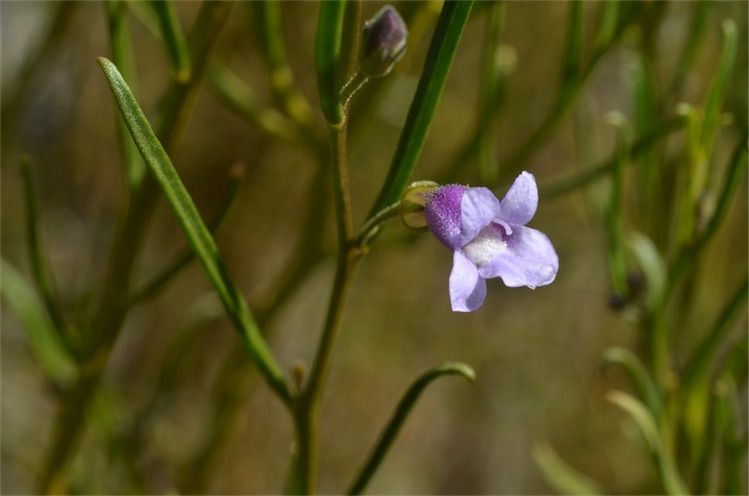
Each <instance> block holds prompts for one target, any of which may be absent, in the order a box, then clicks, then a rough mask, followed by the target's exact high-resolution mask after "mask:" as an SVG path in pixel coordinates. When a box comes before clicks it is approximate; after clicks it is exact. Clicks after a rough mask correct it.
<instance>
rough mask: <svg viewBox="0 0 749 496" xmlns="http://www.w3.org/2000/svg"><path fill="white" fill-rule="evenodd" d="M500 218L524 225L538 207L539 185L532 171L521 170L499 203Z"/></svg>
mask: <svg viewBox="0 0 749 496" xmlns="http://www.w3.org/2000/svg"><path fill="white" fill-rule="evenodd" d="M499 205H500V210H499V216H498V217H499V218H500V219H502V220H504V221H506V222H509V223H510V224H519V225H521V226H524V225H525V224H527V223H528V222H530V220H531V219H532V218H533V216H534V215H535V214H536V209H537V208H538V186H537V185H536V179H535V178H534V177H533V174H531V173H530V172H525V171H523V172H521V173H520V175H518V177H516V178H515V182H514V183H512V186H511V187H510V189H509V190H508V191H507V194H506V195H505V196H504V198H502V201H501V202H500V203H499Z"/></svg>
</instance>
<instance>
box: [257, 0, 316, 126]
mask: <svg viewBox="0 0 749 496" xmlns="http://www.w3.org/2000/svg"><path fill="white" fill-rule="evenodd" d="M246 5H247V7H248V10H250V11H252V14H253V15H252V18H253V20H254V21H255V22H254V27H255V29H254V33H255V34H256V35H257V38H258V40H259V41H260V45H261V47H262V49H263V56H264V57H265V60H266V62H267V64H268V67H269V68H270V81H271V90H272V91H273V93H274V95H275V97H276V99H277V100H279V101H280V102H281V103H282V104H283V107H284V110H285V111H286V113H287V114H289V115H290V116H291V117H292V118H293V119H294V120H296V121H297V122H301V123H305V124H308V123H310V122H311V112H310V107H309V104H308V103H307V100H306V99H305V98H304V95H302V93H301V92H300V91H299V90H298V89H297V88H296V86H295V84H294V76H293V74H292V72H291V67H290V66H289V62H288V59H287V57H286V47H285V46H284V39H283V33H284V31H283V23H282V22H281V21H282V13H281V5H282V2H278V1H274V0H259V1H253V2H247V3H246Z"/></svg>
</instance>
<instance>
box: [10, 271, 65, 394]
mask: <svg viewBox="0 0 749 496" xmlns="http://www.w3.org/2000/svg"><path fill="white" fill-rule="evenodd" d="M0 269H2V270H1V272H2V279H3V283H2V285H0V291H1V292H2V295H3V297H4V298H5V301H6V302H7V303H8V305H9V306H10V308H12V309H13V311H14V312H15V314H16V315H17V316H18V319H19V320H20V321H21V326H22V327H23V329H24V331H26V335H27V337H28V340H29V347H30V348H31V351H32V352H33V353H34V355H36V358H37V360H39V363H40V364H41V366H42V368H43V369H44V371H45V373H46V374H47V376H48V377H49V378H50V379H52V381H54V382H55V384H57V385H58V386H60V387H63V388H64V387H66V386H68V385H70V384H72V383H73V381H74V380H75V378H76V376H77V373H78V372H77V367H76V364H75V360H74V359H73V357H72V356H71V355H70V353H69V351H68V350H67V349H66V348H65V345H64V343H63V341H62V340H61V339H60V335H59V334H58V333H57V330H56V329H55V327H54V325H53V324H52V321H51V320H50V318H49V315H48V314H47V311H46V310H45V308H44V305H43V304H42V302H41V301H40V300H39V297H38V296H37V294H36V292H34V289H33V288H32V287H31V285H30V284H29V283H28V282H27V281H26V280H25V279H24V277H23V276H22V275H21V273H20V272H18V270H16V268H15V267H13V266H12V265H11V264H10V263H8V262H6V261H5V260H4V259H0Z"/></svg>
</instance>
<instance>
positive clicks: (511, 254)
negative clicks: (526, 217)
mask: <svg viewBox="0 0 749 496" xmlns="http://www.w3.org/2000/svg"><path fill="white" fill-rule="evenodd" d="M504 239H505V242H506V243H507V250H505V251H503V252H501V253H499V254H497V255H496V256H495V257H494V259H492V261H491V262H490V263H488V264H486V265H485V266H483V267H482V268H481V269H480V270H479V276H480V277H484V278H487V279H488V278H492V277H501V278H502V282H504V283H505V286H509V287H511V288H516V287H520V286H528V287H529V288H531V289H535V288H537V287H538V286H545V285H547V284H550V283H551V282H552V281H554V278H555V277H556V275H557V271H558V270H559V257H558V256H557V252H556V251H555V250H554V246H553V245H552V244H551V241H549V238H548V237H547V236H546V235H545V234H544V233H542V232H541V231H537V230H535V229H531V228H530V227H525V226H515V229H514V230H513V233H512V234H511V235H506V236H504Z"/></svg>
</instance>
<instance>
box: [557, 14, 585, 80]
mask: <svg viewBox="0 0 749 496" xmlns="http://www.w3.org/2000/svg"><path fill="white" fill-rule="evenodd" d="M569 11H570V13H569V17H568V20H567V42H566V44H565V48H564V62H563V63H562V88H563V89H562V91H563V92H566V91H567V88H568V87H569V86H572V85H574V84H575V80H576V79H578V78H579V77H580V72H581V69H582V66H581V56H582V44H583V3H582V1H581V0H573V1H571V2H569Z"/></svg>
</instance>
